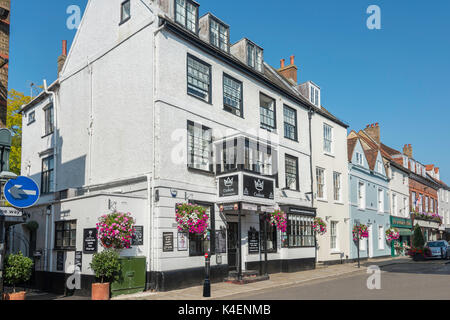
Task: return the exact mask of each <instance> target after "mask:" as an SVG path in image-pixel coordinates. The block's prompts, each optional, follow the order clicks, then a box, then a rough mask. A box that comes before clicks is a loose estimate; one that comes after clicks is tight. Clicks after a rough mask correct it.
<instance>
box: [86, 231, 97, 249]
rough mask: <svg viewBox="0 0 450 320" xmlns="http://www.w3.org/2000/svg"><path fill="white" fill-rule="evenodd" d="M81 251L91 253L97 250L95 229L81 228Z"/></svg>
mask: <svg viewBox="0 0 450 320" xmlns="http://www.w3.org/2000/svg"><path fill="white" fill-rule="evenodd" d="M83 252H84V253H85V254H93V253H96V252H97V229H95V228H92V229H84V230H83Z"/></svg>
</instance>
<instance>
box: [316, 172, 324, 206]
mask: <svg viewBox="0 0 450 320" xmlns="http://www.w3.org/2000/svg"><path fill="white" fill-rule="evenodd" d="M325 172H326V170H325V169H324V168H320V167H316V183H317V199H318V200H326V199H327V187H326V180H327V179H326V175H325ZM320 173H322V175H321V176H322V183H320V181H319V178H320ZM319 185H321V186H322V197H320V196H319Z"/></svg>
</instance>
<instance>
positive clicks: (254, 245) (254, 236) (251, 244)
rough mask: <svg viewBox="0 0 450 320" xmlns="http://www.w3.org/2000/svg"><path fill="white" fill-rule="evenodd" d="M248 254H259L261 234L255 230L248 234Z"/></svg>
mask: <svg viewBox="0 0 450 320" xmlns="http://www.w3.org/2000/svg"><path fill="white" fill-rule="evenodd" d="M248 253H249V254H257V253H259V232H258V231H256V230H255V229H253V228H252V229H250V231H249V232H248Z"/></svg>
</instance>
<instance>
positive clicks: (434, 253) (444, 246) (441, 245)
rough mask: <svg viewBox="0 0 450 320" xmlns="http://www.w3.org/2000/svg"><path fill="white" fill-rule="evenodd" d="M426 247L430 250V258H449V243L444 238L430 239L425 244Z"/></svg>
mask: <svg viewBox="0 0 450 320" xmlns="http://www.w3.org/2000/svg"><path fill="white" fill-rule="evenodd" d="M426 247H428V248H430V250H431V258H436V257H439V258H441V259H449V258H450V245H449V244H448V242H447V241H445V240H438V241H430V242H428V243H427V244H426Z"/></svg>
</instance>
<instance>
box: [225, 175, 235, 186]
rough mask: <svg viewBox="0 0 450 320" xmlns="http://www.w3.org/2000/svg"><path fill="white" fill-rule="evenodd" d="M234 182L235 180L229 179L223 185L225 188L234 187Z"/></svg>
mask: <svg viewBox="0 0 450 320" xmlns="http://www.w3.org/2000/svg"><path fill="white" fill-rule="evenodd" d="M233 180H234V178H231V177H229V178H227V179H225V180H224V181H223V184H224V185H225V187H231V186H232V185H233Z"/></svg>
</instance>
